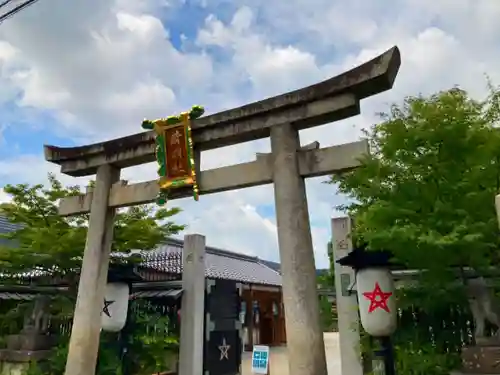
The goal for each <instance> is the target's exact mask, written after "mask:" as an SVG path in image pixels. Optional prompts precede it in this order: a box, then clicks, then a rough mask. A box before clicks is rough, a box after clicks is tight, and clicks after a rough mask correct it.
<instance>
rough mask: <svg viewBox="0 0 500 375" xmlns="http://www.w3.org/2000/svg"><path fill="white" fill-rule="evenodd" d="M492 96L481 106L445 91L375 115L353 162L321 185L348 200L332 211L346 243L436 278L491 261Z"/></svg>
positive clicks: (494, 244) (498, 155)
mask: <svg viewBox="0 0 500 375" xmlns="http://www.w3.org/2000/svg"><path fill="white" fill-rule="evenodd" d="M499 98H500V92H499V91H498V90H496V89H495V88H493V87H492V86H491V85H490V95H489V96H488V97H487V99H485V100H484V101H477V100H474V99H471V98H470V97H469V96H468V94H467V93H466V92H465V91H463V90H460V89H458V88H453V89H451V90H448V91H443V92H439V93H437V94H435V95H432V96H429V97H423V96H418V97H409V98H406V99H405V100H404V103H403V104H402V105H393V106H392V107H391V110H390V113H388V114H381V118H382V122H381V123H379V124H377V125H374V126H373V127H372V128H371V129H370V130H368V131H366V136H367V137H368V139H369V142H370V146H371V147H370V148H371V154H370V155H366V156H365V157H363V159H362V166H361V167H360V168H357V169H355V170H353V171H350V172H348V173H346V174H344V175H340V176H333V177H332V178H331V181H330V183H338V185H339V189H340V192H342V193H344V194H346V195H348V196H349V197H350V198H352V199H353V200H352V201H351V202H350V203H349V204H347V205H346V206H344V207H342V208H343V209H345V210H346V211H348V212H349V213H350V214H351V215H352V216H353V217H355V228H354V235H355V241H363V242H364V243H367V244H368V247H369V249H373V250H376V249H388V250H391V251H392V252H393V253H394V255H395V258H396V259H397V260H398V261H400V262H402V263H403V264H405V265H406V266H408V267H410V268H413V269H427V270H429V271H430V272H428V273H426V274H427V275H432V276H435V277H437V278H438V279H440V280H446V279H448V277H446V276H449V277H452V276H451V274H450V273H449V272H448V271H449V270H450V269H451V267H456V266H470V267H473V268H475V269H477V270H480V269H484V267H486V266H489V265H490V264H492V263H496V262H498V255H497V253H498V250H497V249H498V245H499V236H498V223H497V219H496V214H495V208H494V197H495V194H497V193H498V190H499V187H500V132H499V131H498V129H497V128H496V125H497V124H498V120H499V117H500V100H499ZM435 277H433V280H436V278H435Z"/></svg>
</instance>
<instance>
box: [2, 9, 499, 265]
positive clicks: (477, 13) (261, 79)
mask: <svg viewBox="0 0 500 375" xmlns="http://www.w3.org/2000/svg"><path fill="white" fill-rule="evenodd" d="M196 4H199V5H200V6H201V7H202V8H203V9H204V11H205V12H207V13H206V16H205V18H204V19H203V20H202V21H201V23H200V24H199V25H197V29H196V28H195V29H196V30H195V32H193V31H192V29H193V27H192V26H193V25H191V28H190V30H191V31H190V32H187V31H186V32H185V31H184V30H183V31H182V32H183V33H184V34H185V35H184V36H183V37H181V38H180V39H181V40H182V41H183V42H182V45H181V46H180V47H179V46H177V47H175V46H174V44H175V43H174V42H173V40H174V39H175V38H174V34H175V33H176V32H177V31H176V30H175V28H179V26H178V25H179V24H183V25H188V24H189V23H190V22H191V13H189V11H188V9H187V8H185V10H184V11H183V12H184V13H182V12H181V13H179V9H182V7H184V6H185V2H184V1H182V0H169V1H165V0H163V1H161V0H141V1H131V0H74V1H71V2H67V1H63V0H54V1H51V2H39V3H37V4H36V5H34V6H32V7H31V8H29V9H28V10H26V11H24V12H22V13H20V14H19V15H16V16H15V17H13V18H12V19H11V20H8V21H6V22H5V23H3V24H2V27H1V28H0V105H2V103H8V102H12V101H14V102H15V103H16V104H17V107H16V108H15V110H16V111H17V112H16V114H18V115H19V116H24V117H25V118H27V119H30V122H27V124H26V125H25V126H37V127H41V128H43V127H44V126H48V124H45V123H44V122H43V121H42V120H40V119H38V118H36V117H33V114H34V113H35V114H36V113H37V112H36V111H41V112H45V111H50V113H51V114H53V115H54V116H55V117H56V119H57V123H56V124H50V127H47V131H50V132H53V133H56V134H58V135H63V136H67V137H71V138H73V139H76V140H77V142H78V143H82V142H90V141H97V140H104V139H109V138H111V137H116V136H121V135H127V134H130V133H135V132H138V131H140V122H141V121H142V119H143V118H144V117H146V118H156V117H160V116H165V115H169V114H171V113H173V112H177V111H180V110H185V109H186V108H188V107H190V106H191V105H192V104H204V105H205V106H206V107H207V109H208V111H209V112H214V111H218V110H221V109H226V108H230V107H233V106H237V105H240V104H243V103H245V102H247V101H249V100H259V99H262V98H264V97H267V96H271V95H275V94H279V93H281V92H284V91H287V90H291V89H295V88H298V87H301V86H304V85H309V84H312V83H315V82H316V81H319V80H321V79H324V78H327V77H330V76H332V75H335V74H338V73H340V72H342V71H344V70H346V69H350V68H352V67H354V66H355V65H357V64H360V63H362V62H364V61H366V60H368V59H370V58H372V57H374V56H375V55H377V54H379V53H381V52H383V51H384V50H385V49H387V48H389V47H391V46H392V45H394V44H397V45H399V47H400V49H401V53H402V60H403V61H402V66H401V71H400V74H399V76H398V78H397V80H396V84H395V87H394V89H393V90H391V91H389V92H387V93H385V94H383V95H380V96H378V97H375V98H370V99H367V100H366V101H364V102H363V103H362V115H360V116H358V117H355V118H351V119H348V120H344V121H341V122H338V123H335V124H327V125H324V126H321V127H317V128H314V129H309V130H306V131H303V132H301V141H302V143H303V144H304V143H309V142H311V141H315V140H318V141H320V142H321V144H322V146H328V145H333V144H339V143H345V142H349V141H353V140H355V139H357V138H358V137H359V135H360V129H361V128H363V127H366V126H368V125H370V124H371V123H373V122H374V121H376V118H375V116H374V113H375V112H376V111H381V110H384V109H386V108H387V104H389V103H390V102H392V101H395V100H400V99H402V98H403V97H404V96H405V95H410V94H416V93H419V92H422V93H430V92H433V91H436V90H439V89H445V88H448V87H450V86H453V85H454V84H460V85H461V86H463V87H464V88H466V89H468V90H470V91H471V92H472V93H473V94H474V95H483V94H484V93H485V80H484V73H487V74H489V75H490V76H491V78H493V80H494V81H496V82H498V81H499V80H500V73H499V72H500V69H498V61H500V50H499V49H498V45H499V42H500V37H499V35H500V23H498V19H499V17H500V3H498V2H495V1H491V0H439V1H434V0H433V1H431V0H401V1H395V0H393V1H368V2H367V1H365V0H363V1H361V0H352V1H350V2H345V1H343V2H341V1H331V0H307V1H305V0H290V1H287V2H269V1H264V0H252V1H251V2H249V1H247V0H234V1H231V2H228V1H226V0H211V1H205V0H200V1H199V2H196V1H193V2H191V3H190V4H189V6H195V5H196ZM179 17H180V18H181V21H180V22H179V21H178V20H177V19H178V18H179ZM175 20H177V21H178V22H174V21H175ZM186 30H187V29H186ZM186 35H188V36H186ZM0 108H1V107H0ZM5 108H6V107H5ZM9 111H10V109H9ZM4 113H5V116H4ZM7 113H8V112H7V110H6V109H5V110H4V111H2V110H1V109H0V129H3V126H5V125H7V126H8V125H9V121H10V119H11V118H12V114H9V115H8V116H7ZM25 122H26V121H25ZM4 124H5V125H4ZM17 141H18V140H16V142H17ZM0 144H1V145H2V148H4V147H10V148H11V149H12V148H13V147H14V146H12V145H11V144H10V142H9V139H6V140H5V141H4V142H3V143H0ZM269 148H270V147H269V140H261V141H258V142H251V143H247V144H242V145H237V146H231V147H226V148H223V149H220V150H215V151H209V152H205V153H203V156H202V168H203V169H207V168H214V167H219V166H223V165H229V164H234V163H237V162H242V161H249V160H252V159H253V158H254V157H255V153H256V152H269ZM40 150H41V145H40ZM16 152H17V151H16ZM155 169H156V168H155V166H154V165H152V164H150V165H145V166H141V167H138V168H130V169H127V170H126V171H124V172H123V175H124V178H127V179H129V180H130V181H131V182H134V181H139V180H146V179H152V178H155V175H154V174H155ZM47 171H57V168H56V167H55V166H52V165H50V164H48V163H46V162H45V161H43V159H42V156H41V154H40V153H38V151H32V152H29V153H28V155H24V156H23V155H22V156H20V157H19V156H9V157H8V158H3V159H0V186H1V185H3V184H5V183H8V182H14V183H15V182H25V181H30V182H41V181H43V180H44V179H45V175H46V172H47ZM63 181H64V182H65V183H75V182H78V181H81V182H83V183H85V179H73V178H70V177H67V176H65V177H63ZM307 188H308V201H309V209H310V213H311V222H312V226H313V229H312V231H313V239H314V245H315V251H316V259H317V263H318V264H319V265H322V266H325V265H326V264H327V263H326V252H325V246H326V242H327V240H328V237H329V232H330V229H329V217H330V216H331V214H332V207H333V206H335V205H337V204H339V203H341V202H342V200H343V197H338V196H335V190H334V189H333V188H332V187H331V186H326V185H324V184H321V179H314V180H311V181H308V182H307ZM2 199H5V197H3V196H1V195H0V201H1V200H2ZM272 202H273V191H272V186H263V187H257V188H252V189H247V190H243V191H239V192H230V193H221V194H217V195H213V196H204V197H201V199H200V202H198V203H196V202H193V201H190V200H183V201H180V202H179V204H180V205H181V206H182V207H183V208H184V209H185V211H184V212H183V213H182V216H181V219H182V221H184V222H187V223H188V224H189V226H190V228H189V231H190V232H193V231H196V232H200V233H203V234H206V235H207V242H208V243H209V244H213V245H215V246H220V247H226V248H229V249H233V250H236V251H242V252H247V253H255V254H258V255H259V256H262V257H265V258H271V259H276V257H277V245H276V243H277V242H276V224H275V220H268V219H266V218H264V217H262V216H261V215H259V214H258V212H259V210H258V209H257V208H258V207H259V206H262V205H270V204H272Z"/></svg>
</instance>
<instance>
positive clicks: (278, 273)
mask: <svg viewBox="0 0 500 375" xmlns="http://www.w3.org/2000/svg"><path fill="white" fill-rule="evenodd" d="M257 259H258V263H259V264H260V265H262V266H264V267H266V268H269V269H270V270H271V271H273V272H274V273H276V274H277V275H280V276H282V275H281V272H278V271H277V270H275V269H274V268H273V267H270V266H268V265H267V264H266V263H263V262H272V260H269V261H268V260H265V259H260V258H257ZM273 263H277V262H273ZM277 264H278V265H280V266H281V263H277Z"/></svg>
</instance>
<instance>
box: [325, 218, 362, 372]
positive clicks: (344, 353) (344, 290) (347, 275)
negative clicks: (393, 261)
mask: <svg viewBox="0 0 500 375" xmlns="http://www.w3.org/2000/svg"><path fill="white" fill-rule="evenodd" d="M350 234H351V220H350V218H348V217H341V218H336V219H332V250H333V259H334V260H335V292H336V300H337V315H338V329H339V347H340V358H341V368H342V374H349V375H363V365H362V360H361V352H360V335H359V313H358V300H357V296H356V293H349V288H350V286H351V285H352V284H353V283H354V280H355V275H354V270H353V269H352V268H351V267H343V266H341V265H340V264H338V263H337V259H339V258H343V257H345V256H346V255H347V254H349V253H350V252H351V251H352V241H351V237H350Z"/></svg>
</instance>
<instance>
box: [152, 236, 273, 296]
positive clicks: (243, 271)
mask: <svg viewBox="0 0 500 375" xmlns="http://www.w3.org/2000/svg"><path fill="white" fill-rule="evenodd" d="M182 246H183V241H182V240H177V239H169V240H168V241H167V244H165V245H162V246H161V247H159V248H158V250H157V252H159V253H178V252H180V251H182ZM162 271H167V272H168V270H162ZM205 276H206V277H208V278H214V279H226V280H235V281H240V282H243V283H249V284H264V285H276V286H280V285H281V275H280V274H279V272H277V271H275V270H274V269H273V268H271V267H269V266H268V265H267V264H266V262H265V261H262V260H260V259H259V258H257V257H253V256H249V255H243V254H238V253H234V252H232V251H227V250H221V249H217V248H214V247H209V246H207V248H206V257H205Z"/></svg>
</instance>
